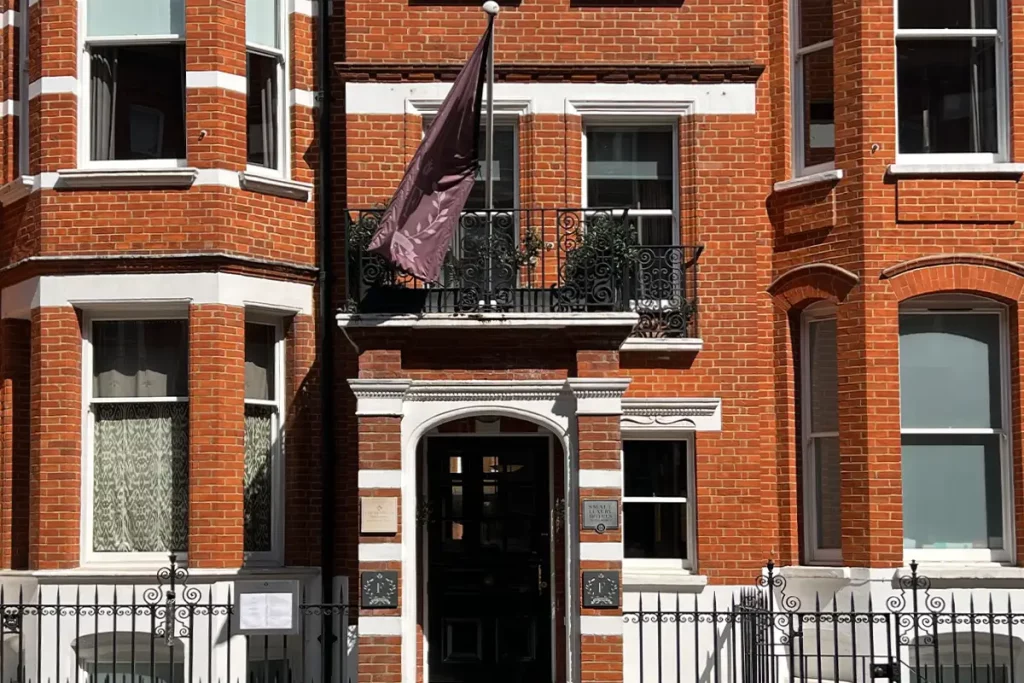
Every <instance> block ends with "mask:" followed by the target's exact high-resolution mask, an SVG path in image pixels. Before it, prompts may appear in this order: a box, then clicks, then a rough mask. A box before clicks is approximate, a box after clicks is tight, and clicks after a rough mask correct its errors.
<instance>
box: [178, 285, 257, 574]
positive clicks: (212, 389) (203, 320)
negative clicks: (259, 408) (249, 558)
mask: <svg viewBox="0 0 1024 683" xmlns="http://www.w3.org/2000/svg"><path fill="white" fill-rule="evenodd" d="M188 355H189V358H188V360H189V421H188V426H189V480H188V485H189V510H188V525H189V526H188V546H189V548H188V561H189V565H190V566H193V567H239V566H241V564H242V529H243V527H242V522H243V514H242V509H243V489H242V481H243V477H244V472H245V430H244V421H245V419H244V403H245V311H244V309H241V308H238V307H234V306H220V305H212V304H205V305H202V306H192V307H191V310H190V312H189V351H188Z"/></svg>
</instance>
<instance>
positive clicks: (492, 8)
mask: <svg viewBox="0 0 1024 683" xmlns="http://www.w3.org/2000/svg"><path fill="white" fill-rule="evenodd" d="M484 11H485V12H487V13H488V14H490V15H491V16H494V15H496V14H497V13H498V12H500V11H501V8H500V7H499V6H498V3H496V2H494V0H487V2H485V3H484Z"/></svg>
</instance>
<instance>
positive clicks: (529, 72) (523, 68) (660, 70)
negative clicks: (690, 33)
mask: <svg viewBox="0 0 1024 683" xmlns="http://www.w3.org/2000/svg"><path fill="white" fill-rule="evenodd" d="M462 66H463V64H462V63H461V62H460V63H457V64H424V63H419V64H395V63H388V64H383V63H382V64H369V63H359V62H337V63H335V65H334V69H335V72H336V73H337V75H338V77H339V78H340V79H341V80H342V81H345V82H349V81H390V82H408V81H419V82H430V81H444V82H450V81H454V80H455V77H456V75H457V74H458V73H459V70H460V69H461V68H462ZM764 68H765V67H764V65H761V64H754V63H747V62H738V63H726V64H713V63H708V64H593V63H591V64H572V63H559V64H497V65H496V66H495V80H497V81H503V82H509V83H530V82H547V83H567V82H573V83H754V82H756V81H757V80H758V78H760V77H761V74H762V73H763V72H764Z"/></svg>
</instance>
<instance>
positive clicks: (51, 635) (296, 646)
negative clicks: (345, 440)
mask: <svg viewBox="0 0 1024 683" xmlns="http://www.w3.org/2000/svg"><path fill="white" fill-rule="evenodd" d="M155 579H156V585H155V586H154V585H150V586H136V585H117V584H104V583H99V582H97V583H91V584H83V585H79V586H67V585H66V584H65V585H61V586H53V585H46V584H39V585H35V584H33V585H31V586H30V587H25V586H21V587H17V588H11V587H10V586H5V585H4V584H2V583H0V683H71V682H74V683H86V682H88V683H186V682H187V683H292V682H293V681H294V682H295V683H299V682H306V683H319V682H321V681H324V682H325V681H338V682H341V683H351V681H352V680H354V672H350V671H349V670H348V666H347V664H348V662H347V654H348V652H349V650H350V645H351V643H350V640H351V637H350V630H349V609H348V605H347V604H346V602H345V601H343V600H342V599H341V597H342V595H343V594H339V595H337V596H330V597H332V598H334V597H337V598H338V599H337V600H330V601H326V602H315V601H310V602H307V596H306V591H305V590H304V589H303V590H302V591H301V595H300V599H299V610H298V612H299V623H298V624H297V628H296V629H294V633H291V634H286V635H266V634H264V635H255V634H250V633H242V632H240V630H239V627H238V620H237V619H236V616H237V612H238V609H237V607H236V606H235V599H236V593H235V592H234V590H233V589H232V587H231V586H230V584H229V585H227V586H226V587H223V588H222V589H218V590H215V585H216V584H215V583H214V582H210V583H205V584H203V585H201V586H199V585H189V572H188V570H187V569H186V568H185V567H182V566H181V565H179V564H178V563H177V558H176V556H174V555H171V556H170V564H169V566H167V567H164V568H162V569H160V570H159V571H158V572H157V574H156V576H155ZM241 580H244V579H241ZM342 583H343V582H342ZM328 620H330V622H331V624H330V626H331V628H330V629H327V628H325V626H326V625H327V624H326V622H327V621H328ZM325 633H330V634H333V636H332V637H331V638H330V639H329V641H328V642H326V643H325V642H324V640H325V639H324V638H323V635H324V634H325ZM324 647H329V648H331V650H332V651H331V657H329V658H327V660H326V661H329V662H332V667H331V669H332V670H331V671H329V672H326V674H324V672H323V671H322V663H323V662H324V661H325V658H324V652H323V648H324Z"/></svg>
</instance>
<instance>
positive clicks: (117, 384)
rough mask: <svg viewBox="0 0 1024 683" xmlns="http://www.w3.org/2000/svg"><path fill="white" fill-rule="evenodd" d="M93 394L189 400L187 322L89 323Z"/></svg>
mask: <svg viewBox="0 0 1024 683" xmlns="http://www.w3.org/2000/svg"><path fill="white" fill-rule="evenodd" d="M92 334H93V338H92V342H93V385H92V386H93V396H95V397H96V398H132V397H157V396H188V322H187V321H185V320H103V321H96V322H94V323H93V324H92Z"/></svg>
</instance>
